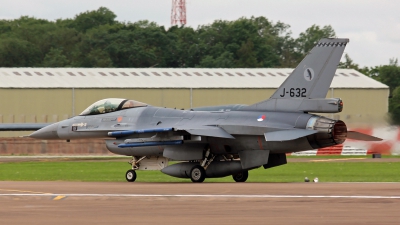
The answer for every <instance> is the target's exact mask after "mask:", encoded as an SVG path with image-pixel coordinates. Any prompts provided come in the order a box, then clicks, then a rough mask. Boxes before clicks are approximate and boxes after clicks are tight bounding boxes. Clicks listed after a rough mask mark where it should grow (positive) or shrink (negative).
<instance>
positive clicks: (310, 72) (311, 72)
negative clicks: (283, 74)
mask: <svg viewBox="0 0 400 225" xmlns="http://www.w3.org/2000/svg"><path fill="white" fill-rule="evenodd" d="M304 79H306V81H311V80H312V79H314V70H313V69H311V68H307V69H306V70H304Z"/></svg>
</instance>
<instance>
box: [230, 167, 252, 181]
mask: <svg viewBox="0 0 400 225" xmlns="http://www.w3.org/2000/svg"><path fill="white" fill-rule="evenodd" d="M232 177H233V179H234V180H235V181H236V182H246V180H247V178H248V177H249V171H247V170H243V171H242V172H240V173H237V174H234V175H232Z"/></svg>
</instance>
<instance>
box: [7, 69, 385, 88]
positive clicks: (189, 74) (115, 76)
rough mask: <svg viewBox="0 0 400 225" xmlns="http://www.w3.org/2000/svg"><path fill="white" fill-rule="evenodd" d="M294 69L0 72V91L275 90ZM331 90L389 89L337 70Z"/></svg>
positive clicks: (352, 71) (355, 73) (357, 74)
mask: <svg viewBox="0 0 400 225" xmlns="http://www.w3.org/2000/svg"><path fill="white" fill-rule="evenodd" d="M292 71H293V69H270V68H266V69H265V68H260V69H196V68H188V69H170V68H166V69H164V68H142V69H141V68H0V88H278V87H279V86H280V85H281V84H282V83H283V81H284V80H285V79H286V78H287V77H288V75H289V74H290V73H291V72H292ZM331 87H332V88H379V89H381V88H384V89H386V88H388V86H386V85H384V84H382V83H380V82H378V81H376V80H374V79H371V78H369V77H368V76H365V75H363V74H362V73H360V72H358V71H356V70H353V69H338V70H337V71H336V74H335V77H334V78H333V81H332V85H331Z"/></svg>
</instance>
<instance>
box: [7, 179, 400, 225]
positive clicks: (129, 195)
mask: <svg viewBox="0 0 400 225" xmlns="http://www.w3.org/2000/svg"><path fill="white" fill-rule="evenodd" d="M399 211H400V183H201V184H195V183H128V182H25V181H23V182H22V181H21V182H15V181H1V182H0V224H31V225H34V224H57V225H63V224H97V225H98V224H398V223H399V222H400V214H399Z"/></svg>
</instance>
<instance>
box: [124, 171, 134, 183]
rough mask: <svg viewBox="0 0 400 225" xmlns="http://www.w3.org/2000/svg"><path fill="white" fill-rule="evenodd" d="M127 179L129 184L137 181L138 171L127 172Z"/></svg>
mask: <svg viewBox="0 0 400 225" xmlns="http://www.w3.org/2000/svg"><path fill="white" fill-rule="evenodd" d="M125 178H126V180H127V181H128V182H134V181H135V180H136V171H134V170H128V171H126V174H125Z"/></svg>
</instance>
